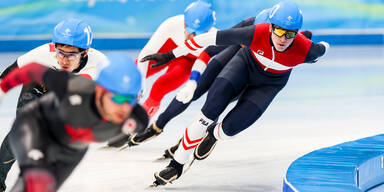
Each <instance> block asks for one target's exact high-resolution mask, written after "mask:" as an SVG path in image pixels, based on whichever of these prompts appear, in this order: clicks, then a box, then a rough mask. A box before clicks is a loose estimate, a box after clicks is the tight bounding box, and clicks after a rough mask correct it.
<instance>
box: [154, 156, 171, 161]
mask: <svg viewBox="0 0 384 192" xmlns="http://www.w3.org/2000/svg"><path fill="white" fill-rule="evenodd" d="M171 159H172V158H168V157H164V156H162V157H159V158H157V159H155V160H154V161H153V162H164V161H167V160H171Z"/></svg>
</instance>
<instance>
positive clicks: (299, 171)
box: [283, 134, 384, 192]
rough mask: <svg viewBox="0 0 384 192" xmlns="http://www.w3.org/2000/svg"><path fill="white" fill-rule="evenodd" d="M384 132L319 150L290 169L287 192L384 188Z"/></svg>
mask: <svg viewBox="0 0 384 192" xmlns="http://www.w3.org/2000/svg"><path fill="white" fill-rule="evenodd" d="M383 184H384V134H382V135H376V136H372V137H367V138H364V139H359V140H356V141H350V142H346V143H342V144H339V145H335V146H332V147H327V148H323V149H319V150H316V151H313V152H311V153H308V154H306V155H304V156H302V157H300V158H298V159H297V160H295V161H294V162H293V163H292V164H291V165H290V166H289V168H288V170H287V173H286V177H285V178H284V182H283V192H323V191H324V192H331V191H332V192H333V191H335V192H336V191H337V192H362V191H364V192H374V191H384V190H383V187H384V186H383Z"/></svg>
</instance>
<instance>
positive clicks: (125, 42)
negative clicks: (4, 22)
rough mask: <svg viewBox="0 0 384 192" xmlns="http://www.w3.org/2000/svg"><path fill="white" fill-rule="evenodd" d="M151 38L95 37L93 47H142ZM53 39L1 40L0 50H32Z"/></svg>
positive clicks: (100, 48)
mask: <svg viewBox="0 0 384 192" xmlns="http://www.w3.org/2000/svg"><path fill="white" fill-rule="evenodd" d="M148 40H149V38H127V39H93V42H92V46H91V47H92V48H95V49H98V50H126V49H142V48H143V47H144V46H145V44H146V43H147V42H148ZM49 42H51V40H0V52H18V51H20V52H25V51H30V50H32V49H34V48H36V47H38V46H40V45H42V44H45V43H49Z"/></svg>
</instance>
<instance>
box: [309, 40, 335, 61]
mask: <svg viewBox="0 0 384 192" xmlns="http://www.w3.org/2000/svg"><path fill="white" fill-rule="evenodd" d="M317 44H320V45H322V46H324V48H325V50H324V54H323V55H322V56H320V57H318V58H317V59H315V60H313V61H310V62H308V63H316V62H317V61H319V59H320V58H322V57H324V56H325V55H326V54H327V52H328V51H329V48H330V46H329V43H327V42H325V41H320V42H319V43H317Z"/></svg>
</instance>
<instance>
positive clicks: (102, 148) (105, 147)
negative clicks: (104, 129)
mask: <svg viewBox="0 0 384 192" xmlns="http://www.w3.org/2000/svg"><path fill="white" fill-rule="evenodd" d="M111 148H112V147H111V146H109V145H105V146H102V147H99V150H104V149H111Z"/></svg>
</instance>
